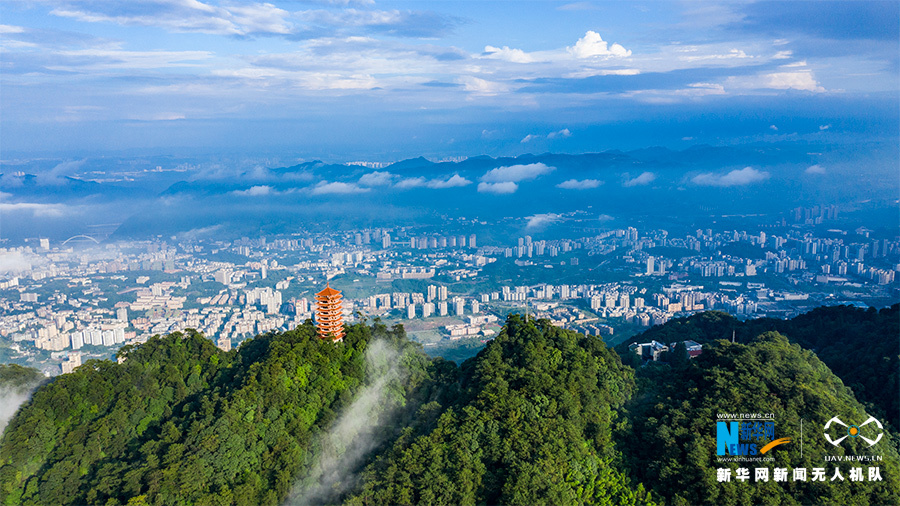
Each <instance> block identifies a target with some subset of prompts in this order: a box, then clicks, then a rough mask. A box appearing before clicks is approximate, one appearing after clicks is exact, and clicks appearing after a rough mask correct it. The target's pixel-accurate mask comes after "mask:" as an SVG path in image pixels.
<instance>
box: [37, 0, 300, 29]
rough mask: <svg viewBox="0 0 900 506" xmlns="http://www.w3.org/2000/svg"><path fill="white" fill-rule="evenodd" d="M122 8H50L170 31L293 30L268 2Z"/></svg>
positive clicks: (179, 1) (176, 1) (192, 1)
mask: <svg viewBox="0 0 900 506" xmlns="http://www.w3.org/2000/svg"><path fill="white" fill-rule="evenodd" d="M133 6H134V7H135V8H134V9H131V10H129V11H123V10H121V9H119V8H118V6H117V5H116V4H115V2H94V3H90V4H85V5H83V7H82V8H81V9H78V8H67V7H60V8H56V9H53V10H52V11H50V14H52V15H54V16H59V17H65V18H72V19H75V20H78V21H82V22H86V23H114V24H118V25H123V26H155V27H159V28H163V29H166V30H169V31H173V32H195V33H208V34H217V35H251V34H273V35H285V34H289V33H291V32H292V31H293V26H292V25H291V24H290V23H289V22H287V20H286V18H287V17H289V16H290V13H289V12H288V11H286V10H284V9H280V8H278V7H276V6H274V5H272V4H271V3H241V4H233V5H228V6H216V5H211V4H206V3H203V2H201V1H199V0H157V1H156V2H152V3H150V2H148V3H145V4H143V5H142V4H141V3H139V2H134V3H133Z"/></svg>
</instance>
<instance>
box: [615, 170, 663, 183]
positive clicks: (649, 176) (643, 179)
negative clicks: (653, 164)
mask: <svg viewBox="0 0 900 506" xmlns="http://www.w3.org/2000/svg"><path fill="white" fill-rule="evenodd" d="M626 177H627V174H626ZM654 179H656V174H654V173H652V172H644V173H642V174H641V175H640V176H637V177H635V178H631V179H627V180H626V181H625V182H624V183H622V186H643V185H647V184H650V183H652V182H653V180H654Z"/></svg>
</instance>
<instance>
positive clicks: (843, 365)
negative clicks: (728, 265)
mask: <svg viewBox="0 0 900 506" xmlns="http://www.w3.org/2000/svg"><path fill="white" fill-rule="evenodd" d="M768 331H775V332H779V333H781V334H782V335H784V336H785V337H787V338H788V340H789V341H790V342H792V343H797V344H799V345H800V346H802V347H803V348H805V349H808V350H812V351H813V352H815V354H816V356H818V358H819V359H820V360H821V361H822V362H824V363H825V365H827V366H828V367H829V368H830V369H831V370H832V372H834V373H835V374H836V375H837V376H838V377H839V378H840V379H841V380H842V381H843V382H844V384H845V385H846V386H848V387H850V388H851V389H852V390H853V393H854V394H855V395H856V397H857V398H858V399H859V400H860V401H861V402H863V403H864V404H865V405H866V408H867V409H868V410H869V411H871V412H872V413H873V414H876V415H878V416H879V417H881V418H882V419H884V420H886V421H888V422H889V423H890V424H891V425H892V427H893V428H894V430H897V429H900V304H894V305H893V306H891V307H888V308H884V309H881V310H876V309H875V308H869V309H860V308H857V307H852V306H831V307H819V308H816V309H814V310H812V311H810V312H808V313H805V314H802V315H800V316H797V317H795V318H792V319H790V320H778V319H775V318H759V319H756V320H747V321H744V322H742V321H740V320H738V319H737V318H735V317H733V316H731V315H729V314H727V313H722V312H719V311H707V312H705V313H700V314H697V315H693V316H690V317H687V318H678V319H675V320H672V321H670V322H668V323H666V324H665V325H660V326H657V327H653V328H651V329H650V330H648V331H646V332H644V333H643V334H641V335H638V336H635V337H634V338H632V339H629V340H628V342H627V343H623V344H622V345H620V346H618V347H617V351H619V353H620V354H622V355H623V356H626V357H628V358H629V359H630V358H631V357H630V354H629V352H628V343H632V342H649V341H650V340H651V339H655V340H657V341H659V342H662V343H672V342H676V341H683V340H685V339H692V340H694V341H697V342H698V343H703V344H710V343H714V342H715V341H716V340H718V339H725V340H728V341H730V340H731V338H732V335H734V338H735V341H736V342H738V343H749V342H751V341H752V340H753V339H754V338H755V337H756V336H758V335H760V334H762V333H764V332H768ZM732 332H733V334H732Z"/></svg>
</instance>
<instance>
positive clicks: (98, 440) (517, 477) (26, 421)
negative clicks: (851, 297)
mask: <svg viewBox="0 0 900 506" xmlns="http://www.w3.org/2000/svg"><path fill="white" fill-rule="evenodd" d="M855 311H856V310H855V309H853V308H837V309H834V308H824V309H819V310H816V311H814V312H812V313H809V314H807V315H803V316H801V317H798V318H796V319H794V320H792V321H794V322H797V325H798V326H800V325H802V326H805V328H810V329H815V328H817V326H826V325H832V326H833V325H836V323H835V322H841V325H840V326H839V327H838V328H840V331H841V332H842V333H845V334H846V336H847V337H846V339H848V341H847V343H845V344H844V346H854V343H853V342H851V341H850V340H852V339H856V340H857V342H855V349H856V350H857V353H856V355H855V358H856V359H857V360H859V361H860V362H862V363H875V362H878V360H880V358H879V357H877V353H880V352H878V351H875V350H876V349H877V348H875V347H867V346H864V345H861V343H860V342H859V341H862V342H863V343H864V342H866V341H867V340H876V341H877V339H875V336H876V335H878V336H880V335H881V334H880V331H879V330H878V328H879V325H882V324H884V325H887V323H884V322H881V321H880V320H879V319H880V318H884V321H885V322H887V321H890V320H891V318H894V317H893V315H894V313H895V312H896V308H895V307H892V308H890V309H886V310H882V311H863V312H862V314H857V313H855ZM892 312H894V313H892ZM792 321H788V322H786V323H778V322H777V321H769V320H756V321H753V322H747V323H741V322H738V321H737V320H735V319H733V318H731V317H728V316H727V315H724V314H723V313H716V312H710V313H705V314H702V315H698V316H695V317H692V318H689V319H680V320H675V321H673V322H670V323H668V324H666V325H663V326H660V327H655V328H653V329H651V330H649V331H648V332H647V333H646V334H645V335H644V336H642V338H647V337H651V336H656V337H658V338H660V339H663V338H665V341H666V342H671V341H677V340H679V339H685V338H691V339H695V340H700V341H702V342H704V343H705V346H704V350H703V353H702V354H701V355H700V356H699V357H697V358H695V359H692V360H688V359H687V358H684V357H683V358H682V359H680V360H679V359H673V360H672V361H671V362H670V363H668V364H665V363H650V364H645V365H642V366H641V365H637V364H635V365H637V367H636V368H634V367H631V366H629V365H627V364H628V363H632V357H635V356H634V355H633V354H628V353H624V354H622V355H621V356H622V357H623V358H624V359H625V361H624V362H625V363H623V360H622V359H620V355H619V354H617V353H615V352H614V351H613V350H611V349H608V348H607V347H606V346H605V344H604V343H603V341H602V339H600V338H597V337H591V336H583V335H581V334H577V333H575V332H572V331H568V330H564V329H560V328H557V327H554V326H553V325H551V324H550V322H549V321H546V320H538V321H534V320H526V319H524V318H523V317H521V316H519V315H510V316H509V318H508V319H507V321H506V324H505V326H504V327H503V329H502V330H501V332H500V333H499V334H498V335H497V337H496V338H495V339H494V340H492V341H491V342H489V343H488V344H487V345H486V346H485V347H484V349H482V350H481V351H480V352H479V353H478V355H476V356H475V357H473V358H471V359H469V360H467V361H465V362H464V363H462V364H461V365H459V366H457V365H456V364H454V363H452V362H447V361H445V360H443V359H440V358H435V359H432V358H429V357H428V356H427V355H425V354H424V353H423V352H422V350H421V348H420V346H419V345H417V344H415V343H412V342H410V341H409V340H407V338H406V336H405V332H404V330H403V327H402V326H400V325H396V326H394V327H391V328H388V327H386V326H385V325H384V324H382V323H381V322H380V321H378V320H376V321H375V322H374V323H373V324H372V325H367V324H363V323H358V324H354V325H349V326H348V327H347V336H346V338H345V339H344V341H343V342H342V343H330V342H324V341H322V340H320V339H318V338H317V337H316V332H315V328H314V327H313V326H312V324H311V323H307V324H305V325H301V326H300V327H298V328H297V329H295V330H292V331H289V332H284V333H281V334H266V335H262V336H258V337H256V338H254V339H251V340H248V341H245V342H244V343H242V344H241V346H240V347H239V348H237V349H235V350H232V351H229V352H223V351H221V350H219V349H218V348H216V347H215V346H213V345H212V343H211V342H210V341H209V340H207V339H206V338H204V337H203V336H201V335H199V334H198V333H196V332H193V331H188V332H186V333H175V334H171V335H168V336H164V337H154V338H152V339H150V340H148V341H147V342H146V343H144V344H142V345H138V346H126V347H124V348H122V349H121V350H120V352H119V354H118V358H119V361H120V363H115V362H111V361H97V360H93V361H88V362H86V363H85V364H84V365H83V366H81V367H79V368H78V369H77V370H76V371H75V372H74V373H72V374H67V375H63V376H59V377H57V378H55V379H54V380H52V381H50V382H47V383H45V384H43V385H41V386H40V387H38V388H37V390H36V391H35V392H34V394H33V396H32V398H31V399H30V401H28V402H27V403H25V404H24V405H23V406H22V407H21V409H19V411H18V412H17V413H16V415H15V417H14V418H13V419H12V420H11V422H10V424H9V426H8V428H7V429H6V431H5V432H4V433H3V436H2V439H0V504H9V505H12V504H26V505H29V504H98V503H107V504H160V505H164V504H267V505H274V504H278V503H282V502H284V501H287V503H288V504H304V505H305V504H332V503H346V504H475V503H479V504H598V503H599V504H653V503H660V504H663V503H664V504H763V503H765V504H811V503H815V504H824V503H827V504H897V503H898V500H900V470H898V462H900V456H898V453H897V448H896V446H897V434H896V431H895V430H894V429H893V428H892V426H891V424H890V423H885V424H884V426H883V430H882V433H883V439H881V440H879V443H878V444H877V445H872V446H871V447H865V445H863V444H862V440H859V441H857V440H855V439H854V440H849V441H847V442H846V443H845V444H843V445H841V446H839V447H832V446H831V445H828V444H827V442H826V440H825V439H824V436H823V428H824V427H826V424H828V421H829V420H831V419H832V418H834V417H840V418H841V419H842V420H846V422H847V423H852V424H862V425H860V426H861V427H862V426H866V427H868V428H867V429H866V430H873V429H874V425H866V424H864V423H863V422H864V421H866V420H867V419H868V417H869V416H870V415H871V414H872V412H871V411H870V406H872V407H874V406H875V402H874V401H872V402H870V403H869V404H868V405H867V404H863V403H861V402H859V400H857V397H856V396H855V395H854V391H853V386H852V384H851V383H849V382H848V381H847V380H844V381H842V380H841V378H839V377H838V376H836V375H835V374H834V373H832V371H831V370H830V369H829V367H828V365H827V363H826V362H823V360H824V359H823V360H820V359H819V358H818V357H817V355H816V354H815V353H813V352H812V351H810V350H807V349H804V348H803V347H802V346H801V344H802V343H801V344H798V343H792V342H791V341H790V340H789V339H788V338H787V337H785V336H783V335H781V334H779V333H778V332H774V331H771V330H768V329H766V328H765V326H766V325H776V326H777V325H787V326H790V322H792ZM873 322H874V323H873ZM894 323H895V324H896V318H894ZM759 329H762V330H760V331H759V332H757V330H759ZM732 331H734V334H735V335H736V339H735V340H736V341H739V342H735V343H731V342H730V340H725V339H721V338H722V337H730V335H731V334H732ZM795 334H796V336H797V337H794V338H793V339H795V340H798V341H800V340H810V342H813V340H814V339H815V338H814V336H813V334H814V332H813V331H811V330H810V331H809V332H808V333H807V334H806V335H801V333H800V332H795ZM895 335H896V334H895ZM737 337H739V339H737ZM878 339H881V337H879V338H878ZM816 342H818V341H816ZM824 349H826V346H825V343H820V349H819V350H818V351H817V352H818V353H821V354H822V356H823V357H824V356H826V355H827V354H825V353H824V352H823V350H824ZM870 350H872V351H873V352H875V353H876V355H870V354H868V353H869V351H870ZM626 352H627V350H626ZM835 363H836V364H838V363H837V362H835ZM835 367H836V368H838V367H839V366H838V365H835ZM0 372H2V371H0ZM851 373H852V374H858V372H856V371H855V370H854V371H851V372H848V373H847V374H851ZM861 381H862V380H861ZM861 384H864V383H861ZM722 413H726V414H727V413H763V414H766V415H765V416H767V417H769V416H771V417H773V418H769V419H771V420H774V423H775V425H774V426H773V429H772V430H773V431H774V433H773V434H772V438H774V437H778V438H782V437H789V438H791V442H789V443H787V444H783V445H780V446H777V447H776V448H775V449H774V450H773V451H772V453H771V454H769V455H770V456H771V458H772V459H773V460H770V461H763V462H762V465H763V466H766V467H767V468H773V469H775V468H779V469H780V468H784V469H796V468H807V469H809V471H810V473H813V469H816V468H820V467H821V468H827V472H828V478H831V477H832V473H833V469H834V468H835V467H836V466H837V467H841V469H842V471H843V473H844V476H845V477H846V476H848V473H849V472H850V471H851V468H852V467H856V466H862V467H860V469H865V468H866V467H870V468H871V467H876V466H877V468H878V470H879V473H880V474H879V476H881V478H882V480H881V481H873V480H866V479H864V480H862V481H850V480H849V479H847V480H841V481H832V480H830V479H827V478H826V481H824V482H820V481H815V480H810V481H806V482H800V481H792V480H788V481H786V482H783V483H779V482H776V481H775V480H774V479H773V480H772V481H767V482H764V483H760V482H759V480H756V481H755V482H754V481H751V482H749V483H746V482H741V481H739V480H737V479H735V480H731V481H729V482H720V481H718V480H717V473H720V472H722V471H728V472H729V473H737V471H738V469H739V468H740V467H741V466H743V467H749V468H751V469H750V472H752V471H753V469H752V468H753V467H757V466H760V464H759V463H756V464H754V463H750V464H742V463H740V462H734V461H725V462H723V461H721V460H720V457H719V456H718V455H717V453H718V440H717V437H718V433H717V430H718V428H717V427H718V425H717V423H716V422H717V420H720V415H721V414H722ZM888 414H889V415H894V414H893V413H888ZM801 420H802V421H801ZM801 424H802V426H803V427H804V429H803V430H804V432H802V434H801ZM866 434H868V435H870V436H874V434H873V433H868V432H867V433H866ZM800 438H802V447H801V443H800V441H801V439H800ZM849 457H853V458H857V457H858V458H861V459H863V460H864V461H860V462H858V463H857V462H853V463H844V464H843V465H842V466H840V465H839V464H838V462H837V460H836V459H837V458H841V459H844V458H849ZM829 458H831V459H832V460H830V461H829V460H828V459H829ZM867 459H868V460H867ZM848 466H850V467H848ZM773 472H774V471H773Z"/></svg>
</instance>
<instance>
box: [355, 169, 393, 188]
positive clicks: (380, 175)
mask: <svg viewBox="0 0 900 506" xmlns="http://www.w3.org/2000/svg"><path fill="white" fill-rule="evenodd" d="M394 177H395V176H394V175H393V174H391V173H390V172H383V171H375V172H369V173H368V174H363V175H362V177H360V178H359V184H360V185H362V186H387V185H389V184H391V183H392V182H393V180H394Z"/></svg>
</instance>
